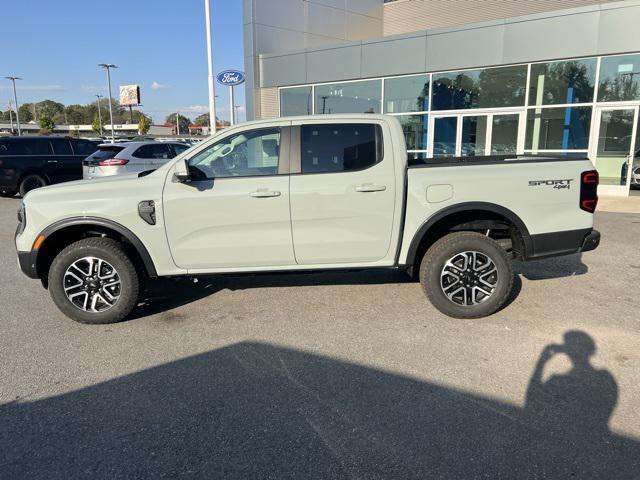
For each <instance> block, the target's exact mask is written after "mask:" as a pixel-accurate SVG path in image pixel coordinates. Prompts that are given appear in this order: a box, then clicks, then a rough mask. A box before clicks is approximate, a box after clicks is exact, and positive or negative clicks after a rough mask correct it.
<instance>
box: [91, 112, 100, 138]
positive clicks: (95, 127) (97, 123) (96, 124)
mask: <svg viewBox="0 0 640 480" xmlns="http://www.w3.org/2000/svg"><path fill="white" fill-rule="evenodd" d="M91 128H92V129H93V131H94V132H96V133H97V134H100V135H102V125H100V119H99V118H98V116H97V115H96V116H95V117H93V123H92V124H91Z"/></svg>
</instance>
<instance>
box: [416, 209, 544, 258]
mask: <svg viewBox="0 0 640 480" xmlns="http://www.w3.org/2000/svg"><path fill="white" fill-rule="evenodd" d="M469 210H484V211H487V212H491V213H495V214H497V215H500V216H502V217H504V218H506V219H507V220H509V221H510V222H511V223H512V224H513V225H515V227H516V228H517V229H518V231H519V232H520V235H521V236H522V239H523V241H524V247H525V251H524V252H523V256H524V257H526V256H527V255H528V254H529V252H531V251H532V248H533V242H532V240H531V235H530V234H529V230H528V229H527V227H526V225H525V224H524V222H523V221H522V219H521V218H520V217H519V216H518V215H516V214H515V213H514V212H512V211H511V210H509V209H508V208H505V207H502V206H500V205H496V204H495V203H488V202H465V203H458V204H456V205H452V206H450V207H447V208H444V209H442V210H440V211H438V212H437V213H435V214H434V215H432V216H431V217H429V218H428V219H427V220H426V221H425V222H424V223H423V224H422V225H421V226H420V228H418V230H417V231H416V233H415V235H414V236H413V239H412V240H411V243H410V244H409V250H408V252H407V260H406V263H405V265H407V266H412V265H413V264H414V263H415V260H416V255H417V254H418V248H419V246H420V244H421V243H422V240H423V239H424V238H425V236H426V235H428V233H429V230H430V229H431V227H433V226H434V225H435V224H436V223H438V222H439V221H440V220H442V219H444V218H446V217H448V216H449V215H452V214H455V213H460V212H464V211H469Z"/></svg>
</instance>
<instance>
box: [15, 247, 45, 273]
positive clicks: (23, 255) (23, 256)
mask: <svg viewBox="0 0 640 480" xmlns="http://www.w3.org/2000/svg"><path fill="white" fill-rule="evenodd" d="M37 260H38V252H37V251H31V252H18V264H20V270H22V272H23V273H24V274H25V275H26V276H27V277H29V278H40V277H39V276H38V270H37V268H36V262H37Z"/></svg>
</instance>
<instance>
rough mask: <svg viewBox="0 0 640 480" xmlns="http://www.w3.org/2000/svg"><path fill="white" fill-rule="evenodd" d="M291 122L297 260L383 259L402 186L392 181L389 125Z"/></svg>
mask: <svg viewBox="0 0 640 480" xmlns="http://www.w3.org/2000/svg"><path fill="white" fill-rule="evenodd" d="M296 124H297V125H299V127H298V128H296V127H294V128H296V129H295V132H296V133H295V135H293V138H296V139H297V138H298V137H299V138H300V141H299V142H297V141H296V142H292V152H291V153H292V175H291V226H292V231H293V243H294V246H295V254H296V260H297V263H299V264H300V265H316V264H317V265H327V264H344V263H374V262H378V261H381V260H383V259H384V261H386V259H385V257H387V256H388V255H389V252H390V248H391V234H392V231H393V219H394V209H395V208H396V207H395V202H396V189H398V188H402V185H400V186H398V185H396V183H395V178H396V175H397V174H396V171H395V168H394V156H393V155H394V150H393V145H392V144H391V142H390V140H388V138H389V133H390V132H388V131H385V132H384V135H383V128H385V129H386V126H383V125H380V124H375V123H366V124H365V123H357V122H351V123H349V122H347V121H345V122H343V123H327V122H322V121H318V122H317V123H314V122H296V123H294V125H296ZM387 130H388V129H387ZM294 149H295V150H294ZM294 157H295V159H296V162H295V163H296V165H295V166H294V161H293V158H294Z"/></svg>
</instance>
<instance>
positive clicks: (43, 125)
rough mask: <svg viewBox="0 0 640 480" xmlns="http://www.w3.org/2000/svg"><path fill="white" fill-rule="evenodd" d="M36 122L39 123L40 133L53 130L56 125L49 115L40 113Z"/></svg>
mask: <svg viewBox="0 0 640 480" xmlns="http://www.w3.org/2000/svg"><path fill="white" fill-rule="evenodd" d="M38 124H39V125H40V133H42V134H48V133H51V132H53V129H54V127H55V126H56V124H55V123H54V121H53V118H51V117H50V116H49V115H46V114H44V115H40V119H39V121H38Z"/></svg>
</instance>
